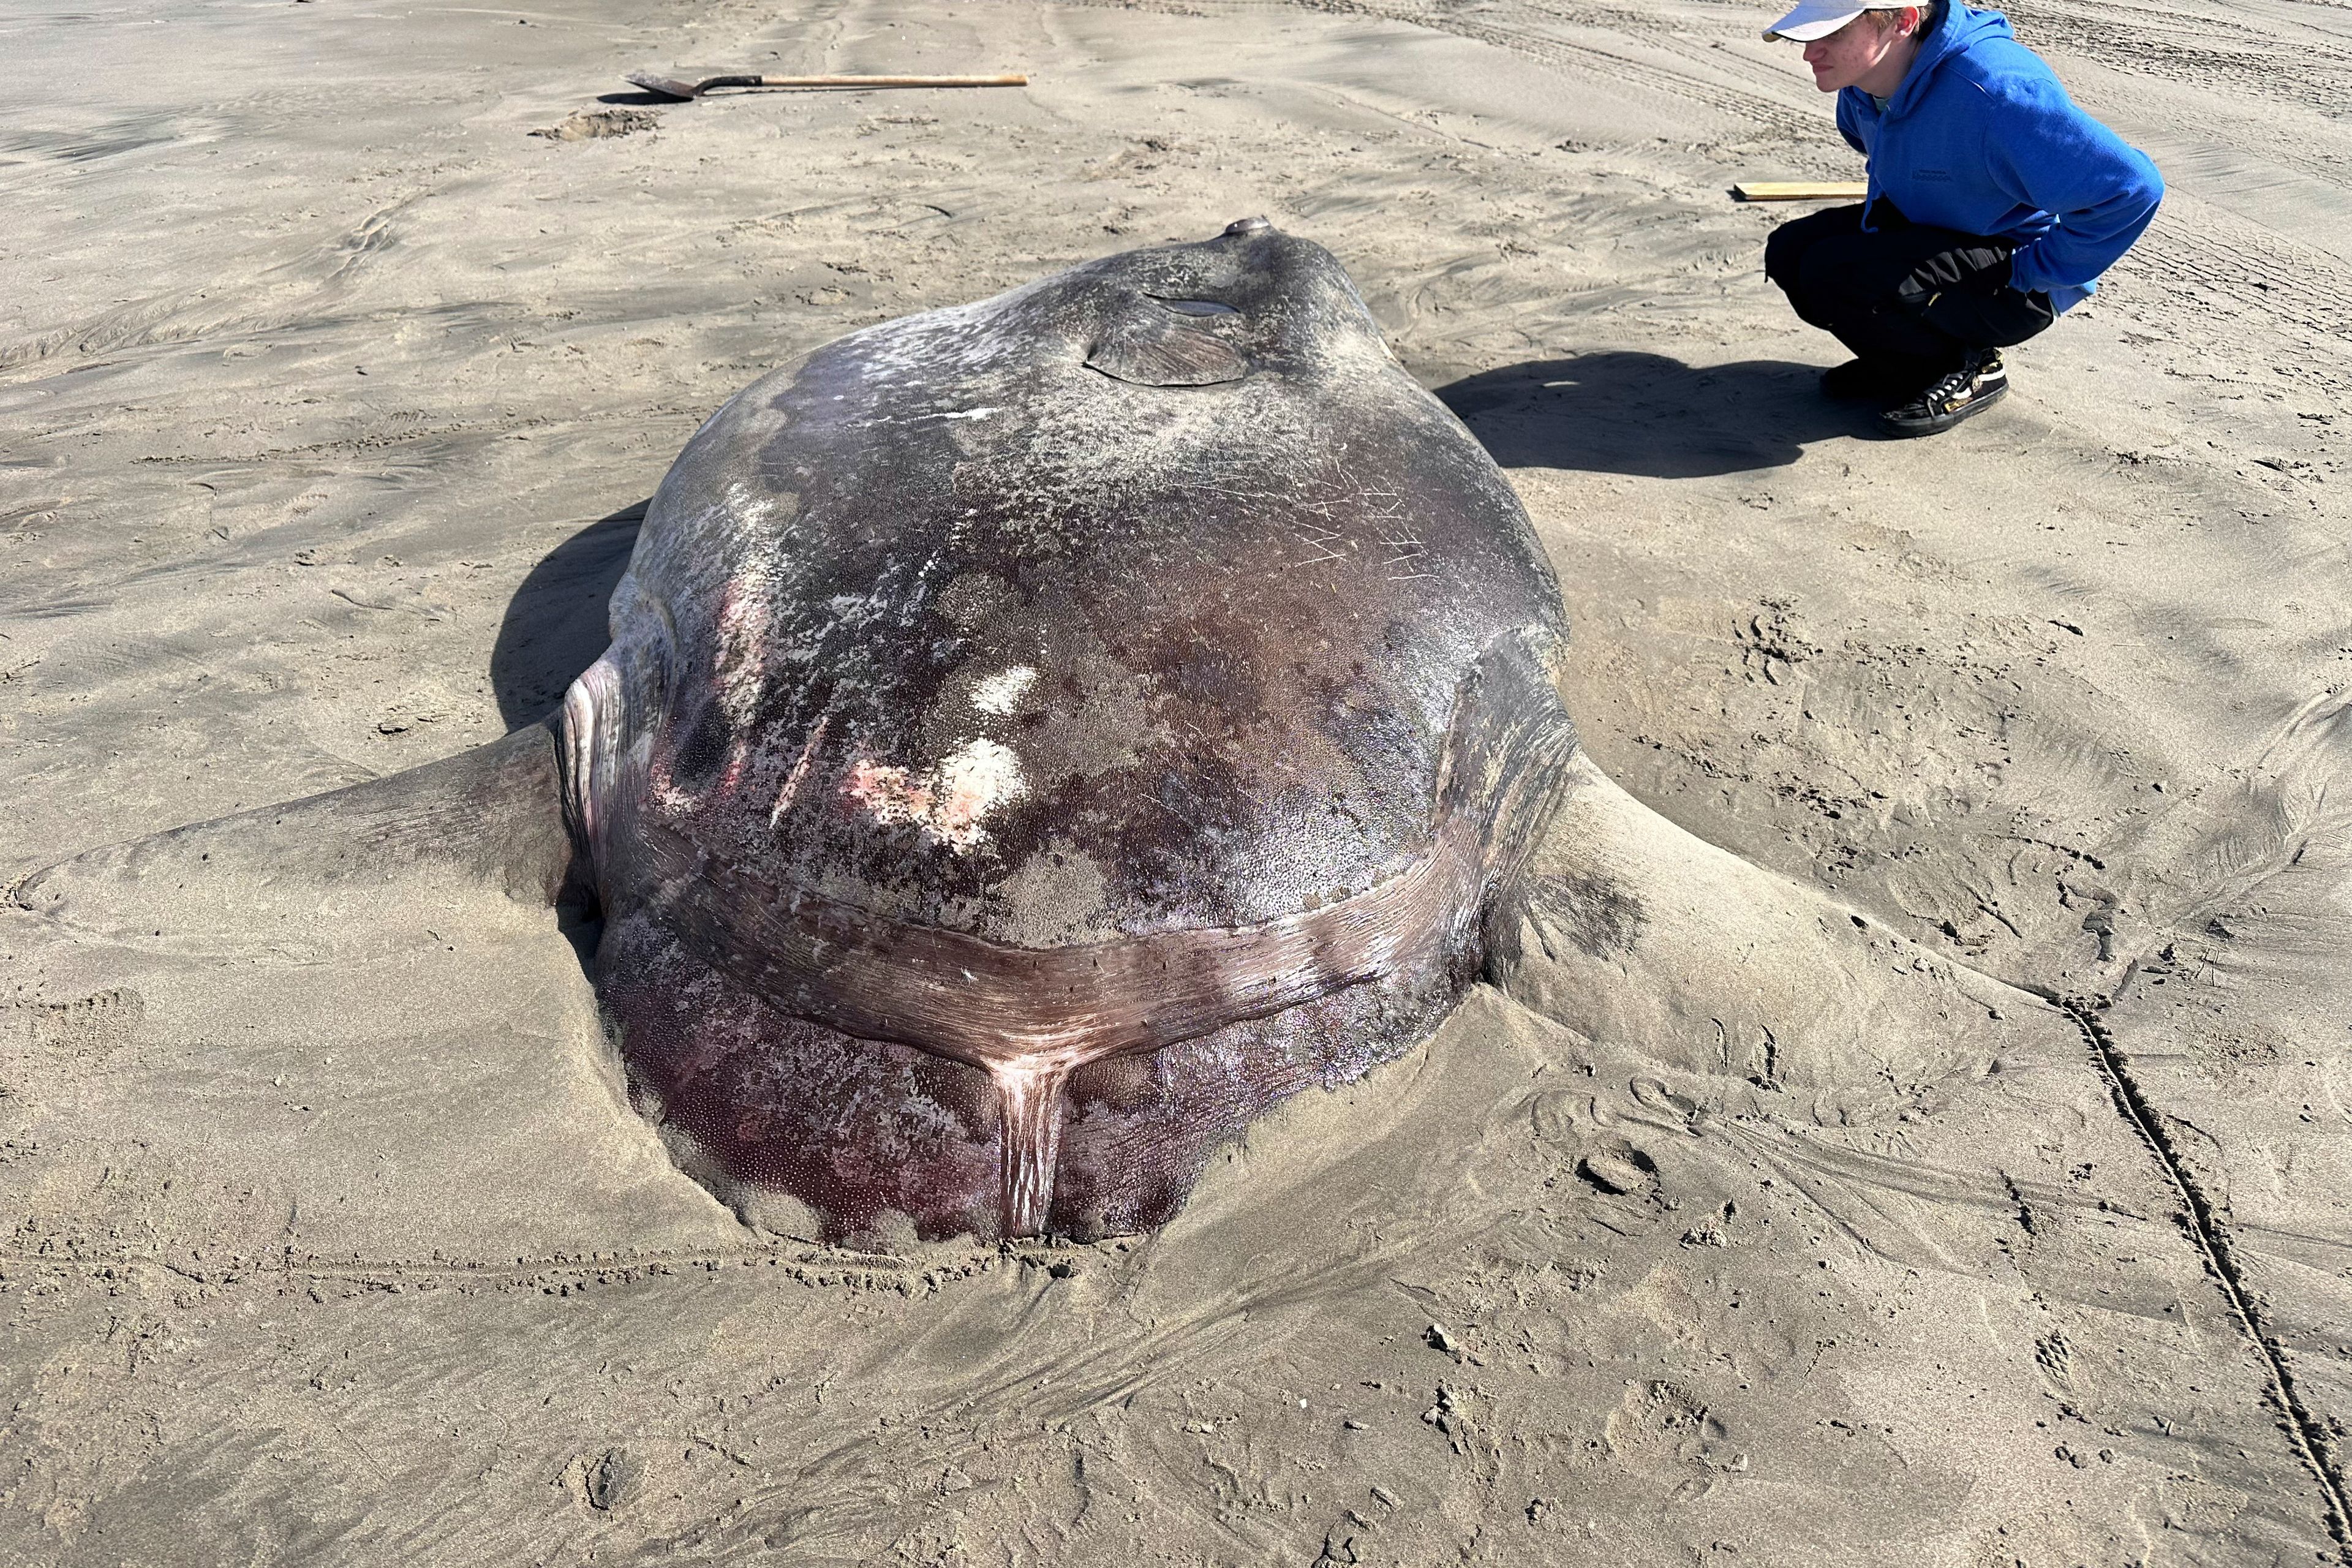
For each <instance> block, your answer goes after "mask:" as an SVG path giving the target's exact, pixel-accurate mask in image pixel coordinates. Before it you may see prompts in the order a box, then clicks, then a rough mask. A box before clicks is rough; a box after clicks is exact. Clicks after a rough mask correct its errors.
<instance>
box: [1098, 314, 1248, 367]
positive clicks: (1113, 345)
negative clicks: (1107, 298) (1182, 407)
mask: <svg viewBox="0 0 2352 1568" xmlns="http://www.w3.org/2000/svg"><path fill="white" fill-rule="evenodd" d="M1208 304H1209V302H1207V301H1194V300H1158V299H1148V300H1143V301H1142V302H1141V303H1140V304H1139V308H1138V309H1136V310H1132V311H1130V312H1129V313H1127V314H1126V315H1123V316H1121V317H1120V318H1118V320H1117V321H1113V322H1111V324H1110V325H1109V326H1108V328H1107V329H1105V331H1104V332H1103V334H1102V337H1101V338H1100V340H1098V341H1097V342H1096V344H1095V346H1094V348H1093V349H1092V350H1091V351H1090V352H1088V353H1087V365H1088V366H1089V367H1091V368H1093V369H1095V370H1098V371H1100V372H1102V374H1105V375H1108V376H1110V377H1112V378H1113V379H1115V380H1118V381H1124V382H1130V383H1132V384H1135V385H1137V386H1213V385H1215V384H1217V383H1219V382H1223V381H1239V380H1240V379H1241V378H1242V377H1243V376H1244V375H1247V374H1249V361H1248V359H1247V358H1245V357H1244V355H1243V353H1242V352H1241V350H1240V349H1238V348H1236V347H1235V346H1234V344H1233V343H1231V342H1227V341H1226V339H1225V337H1224V335H1223V333H1222V332H1219V331H1216V330H1215V329H1214V328H1213V327H1211V326H1209V325H1207V324H1206V323H1207V322H1209V321H1215V320H1218V319H1220V318H1224V319H1231V318H1232V317H1233V316H1234V314H1235V312H1234V311H1233V310H1231V308H1229V307H1224V306H1213V307H1211V308H1213V310H1214V311H1215V314H1213V315H1208V314H1198V313H1195V311H1194V310H1191V309H1187V307H1192V306H1195V305H1202V306H1207V305H1208Z"/></svg>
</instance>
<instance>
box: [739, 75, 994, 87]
mask: <svg viewBox="0 0 2352 1568" xmlns="http://www.w3.org/2000/svg"><path fill="white" fill-rule="evenodd" d="M744 85H746V86H757V87H1027V86H1028V85H1029V79H1028V78H1027V77H1025V76H1020V75H1005V76H763V77H747V78H745V79H744Z"/></svg>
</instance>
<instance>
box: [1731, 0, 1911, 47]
mask: <svg viewBox="0 0 2352 1568" xmlns="http://www.w3.org/2000/svg"><path fill="white" fill-rule="evenodd" d="M1906 5H1918V6H1919V9H1921V10H1922V11H1924V10H1926V9H1927V6H1926V5H1920V0H1803V3H1802V4H1801V5H1799V6H1798V7H1797V8H1796V9H1795V10H1793V11H1791V12H1790V13H1789V14H1788V15H1787V16H1783V17H1781V18H1780V20H1779V21H1777V22H1775V23H1773V24H1772V25H1771V26H1769V27H1767V28H1765V29H1764V36H1765V37H1768V38H1793V39H1795V40H1796V41H1797V42H1798V43H1801V44H1810V43H1811V42H1812V41H1813V40H1814V39H1815V38H1826V37H1829V36H1830V35H1831V34H1832V33H1834V32H1836V31H1837V30H1838V29H1839V28H1840V27H1843V26H1845V25H1846V24H1847V23H1848V22H1851V21H1853V19H1854V18H1855V17H1856V16H1861V15H1862V14H1863V13H1864V11H1900V10H1902V9H1903V8H1904V7H1905V6H1906Z"/></svg>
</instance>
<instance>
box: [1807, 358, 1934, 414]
mask: <svg viewBox="0 0 2352 1568" xmlns="http://www.w3.org/2000/svg"><path fill="white" fill-rule="evenodd" d="M1935 379H1936V373H1935V372H1934V371H1932V370H1929V371H1922V370H1921V369H1920V368H1919V367H1918V366H1917V365H1916V364H1914V363H1910V362H1908V361H1905V360H1885V359H1850V360H1848V361H1846V362H1845V363H1843V364H1842V365H1839V366H1837V367H1836V368H1835V369H1833V370H1825V371H1823V372H1822V396H1823V397H1828V398H1833V399H1835V400H1836V401H1837V402H1840V403H1875V404H1878V405H1881V406H1884V405H1886V404H1888V403H1890V402H1902V401H1905V400H1906V399H1909V398H1911V397H1913V396H1916V395H1917V393H1918V391H1919V389H1920V388H1921V387H1923V386H1925V385H1927V384H1928V383H1929V382H1931V381H1933V380H1935Z"/></svg>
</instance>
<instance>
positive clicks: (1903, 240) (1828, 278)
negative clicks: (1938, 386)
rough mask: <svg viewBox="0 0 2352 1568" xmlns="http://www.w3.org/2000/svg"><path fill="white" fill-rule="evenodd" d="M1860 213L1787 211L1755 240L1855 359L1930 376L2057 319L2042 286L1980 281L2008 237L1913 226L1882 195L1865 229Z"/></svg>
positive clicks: (1779, 276) (1815, 320) (1775, 271)
mask: <svg viewBox="0 0 2352 1568" xmlns="http://www.w3.org/2000/svg"><path fill="white" fill-rule="evenodd" d="M1862 212H1863V209H1862V208H1861V207H1859V206H1851V207H1832V208H1830V209H1829V210H1828V211H1826V212H1818V213H1814V214H1812V215H1811V216H1807V217H1801V218H1797V219H1794V220H1792V221H1791V222H1789V223H1784V224H1782V225H1781V226H1780V227H1779V228H1776V229H1774V230H1773V231H1772V237H1771V238H1770V239H1769V240H1767V241H1766V242H1765V245H1764V276H1766V277H1767V278H1769V279H1772V281H1773V282H1775V283H1777V284H1779V285H1780V290H1781V292H1782V293H1785V294H1786V295H1788V296H1789V303H1790V305H1792V306H1794V307H1795V308H1796V311H1797V314H1798V315H1799V316H1800V317H1801V318H1802V319H1804V320H1805V321H1810V322H1811V323H1812V324H1813V325H1814V326H1816V327H1819V328H1821V329H1822V331H1827V332H1832V333H1834V334H1836V336H1837V340H1838V341H1839V342H1842V343H1843V344H1845V346H1846V347H1847V348H1849V349H1851V350H1853V353H1854V357H1856V358H1857V359H1864V360H1871V361H1874V362H1878V363H1882V364H1885V366H1886V367H1887V368H1889V369H1890V370H1897V371H1916V372H1917V373H1919V374H1921V375H1922V377H1923V378H1924V379H1932V378H1933V377H1935V376H1937V375H1940V374H1943V373H1944V372H1945V371H1947V370H1949V369H1951V368H1952V367H1953V366H1954V365H1957V364H1958V363H1959V360H1960V356H1961V355H1962V354H1963V353H1965V352H1966V351H1968V350H1969V349H1991V348H2007V347H2009V346H2010V345H2011V343H2021V342H2024V341H2025V340H2026V339H2028V338H2030V337H2032V336H2033V334H2034V333H2036V332H2038V331H2042V329H2044V328H2045V327H2047V326H2049V325H2050V323H2051V322H2053V321H2056V320H2057V319H2058V313H2057V312H2056V311H2055V310H2052V309H2051V308H2050V296H2049V295H2047V294H2042V293H2033V294H2026V293H2021V292H2020V291H2019V290H2017V289H2011V288H2010V287H2008V286H2007V285H2006V283H2004V284H2002V285H2001V286H2000V287H1999V288H1989V287H1988V286H1987V284H1988V281H1989V280H1988V279H1985V278H1983V277H1982V276H1981V275H1982V274H1984V273H1986V272H1987V271H1996V270H1997V271H1998V272H2000V273H2001V274H2004V275H2005V274H2006V273H2007V271H2008V263H2009V256H2010V252H2011V250H2012V249H2014V248H2015V247H2013V246H2011V244H2010V242H2009V241H2007V240H2005V239H1989V238H1987V237H1984V236H1983V235H1980V234H1962V233H1961V232H1959V230H1958V229H1951V228H1936V227H1933V226H1928V225H1926V224H1915V223H1913V222H1911V221H1910V220H1909V219H1907V218H1906V217H1905V216H1903V215H1902V213H1900V212H1899V211H1897V210H1896V209H1895V204H1894V203H1893V202H1890V201H1887V200H1886V199H1885V198H1884V197H1881V198H1880V199H1879V202H1878V204H1877V211H1876V213H1875V214H1874V223H1875V225H1876V228H1875V230H1874V232H1869V233H1865V232H1864V230H1863V226H1862Z"/></svg>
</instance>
